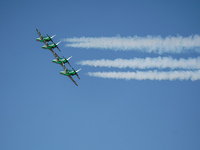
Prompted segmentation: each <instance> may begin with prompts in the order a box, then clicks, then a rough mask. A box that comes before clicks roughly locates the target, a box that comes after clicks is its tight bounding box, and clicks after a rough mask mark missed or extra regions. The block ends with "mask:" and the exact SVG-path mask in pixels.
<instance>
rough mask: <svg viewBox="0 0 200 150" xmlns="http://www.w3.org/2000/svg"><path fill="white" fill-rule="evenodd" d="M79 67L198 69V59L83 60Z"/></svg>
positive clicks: (199, 58)
mask: <svg viewBox="0 0 200 150" xmlns="http://www.w3.org/2000/svg"><path fill="white" fill-rule="evenodd" d="M77 64H79V65H87V66H94V67H109V68H111V67H116V68H121V69H122V68H132V69H135V68H139V69H148V68H159V69H163V68H171V69H176V68H177V69H200V57H197V58H188V59H184V58H181V59H179V60H177V59H173V58H171V57H157V58H149V57H147V58H145V59H141V58H134V59H120V58H118V59H115V60H108V59H101V60H83V61H80V62H78V63H77Z"/></svg>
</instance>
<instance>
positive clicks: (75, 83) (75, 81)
mask: <svg viewBox="0 0 200 150" xmlns="http://www.w3.org/2000/svg"><path fill="white" fill-rule="evenodd" d="M68 77H69V78H70V79H71V80H72V81H73V82H74V84H76V85H77V86H78V84H77V83H76V81H74V79H73V78H72V76H68Z"/></svg>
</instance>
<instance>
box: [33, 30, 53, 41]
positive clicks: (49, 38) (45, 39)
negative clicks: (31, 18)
mask: <svg viewBox="0 0 200 150" xmlns="http://www.w3.org/2000/svg"><path fill="white" fill-rule="evenodd" d="M36 30H37V32H38V34H39V36H40V37H39V38H36V41H39V42H44V41H46V42H49V41H52V38H53V37H54V36H56V35H53V36H51V37H49V36H48V35H47V36H42V35H41V33H40V32H39V30H38V29H36Z"/></svg>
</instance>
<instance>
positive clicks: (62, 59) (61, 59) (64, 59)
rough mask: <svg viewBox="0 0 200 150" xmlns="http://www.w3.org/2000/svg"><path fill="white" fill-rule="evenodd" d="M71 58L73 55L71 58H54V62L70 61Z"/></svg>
mask: <svg viewBox="0 0 200 150" xmlns="http://www.w3.org/2000/svg"><path fill="white" fill-rule="evenodd" d="M70 58H72V56H71V57H69V58H67V59H66V58H58V59H54V60H52V62H54V63H57V64H61V63H64V64H65V63H68V60H69V59H70Z"/></svg>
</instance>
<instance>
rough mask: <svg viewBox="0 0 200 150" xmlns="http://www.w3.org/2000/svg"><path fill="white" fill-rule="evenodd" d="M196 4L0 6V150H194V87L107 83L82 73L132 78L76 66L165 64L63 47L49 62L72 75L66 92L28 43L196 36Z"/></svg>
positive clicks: (63, 81)
mask: <svg viewBox="0 0 200 150" xmlns="http://www.w3.org/2000/svg"><path fill="white" fill-rule="evenodd" d="M199 4H200V2H199V1H197V0H182V1H181V0H173V1H163V0H160V1H158V0H152V1H147V0H142V1H141V0H140V1H139V0H138V1H135V0H115V1H114V0H101V1H100V0H95V1H94V0H93V1H92V0H85V1H80V0H67V1H62V0H58V1H52V0H48V1H47V0H46V1H38V0H35V1H23V0H21V1H12V0H11V1H1V2H0V6H1V9H0V12H1V13H0V16H1V24H0V27H1V28H0V30H1V37H0V40H1V51H0V52H1V59H0V62H1V63H0V68H1V74H0V81H1V82H0V83H1V84H0V89H1V92H0V149H3V150H13V149H15V150H27V149H29V150H36V149H37V150H44V149H48V150H55V149H57V150H66V149H68V150H122V149H123V150H132V149H136V150H147V149H154V150H188V149H190V150H199V149H200V143H199V141H200V129H199V126H200V119H199V118H200V109H199V107H200V92H199V88H200V81H199V80H196V81H191V80H183V81H180V80H174V81H169V80H164V81H157V80H141V81H140V80H134V79H133V80H123V79H121V80H116V79H103V78H97V77H90V76H88V75H87V73H88V72H97V71H134V70H132V69H130V68H126V69H119V68H106V67H105V68H104V67H103V68H99V67H91V66H81V65H78V64H77V62H79V61H81V60H94V59H96V60H98V59H110V60H113V59H116V58H121V59H132V58H146V57H150V58H156V57H159V56H161V57H173V58H175V59H179V58H186V59H187V58H189V57H192V58H196V57H199V53H196V52H191V53H181V54H171V53H164V54H162V55H160V54H156V53H143V52H135V51H134V52H133V51H129V52H127V51H126V52H124V51H117V52H116V51H112V50H102V49H94V48H90V49H85V48H73V47H66V46H65V45H66V42H61V43H60V45H59V47H60V49H61V51H62V52H59V51H57V50H56V52H57V54H58V55H59V56H63V55H64V56H65V57H69V56H73V57H72V59H71V60H70V63H71V64H72V66H73V67H74V68H75V69H79V68H82V70H81V71H80V73H79V75H80V78H81V79H80V80H78V79H77V78H76V77H74V79H75V80H76V81H77V83H78V84H79V86H78V87H76V86H75V85H74V84H73V82H71V81H70V80H69V79H68V78H67V77H65V76H62V75H60V74H59V72H60V71H62V70H63V69H62V68H61V66H59V65H56V64H54V63H52V62H51V61H52V59H54V56H53V55H52V53H51V52H50V51H48V50H44V49H42V48H41V46H42V45H43V44H42V43H39V42H36V41H35V38H37V37H38V35H37V32H36V30H35V29H36V28H38V29H39V30H40V32H41V33H42V34H44V35H45V34H49V35H53V34H56V37H54V41H55V42H58V41H59V40H62V39H65V38H73V37H115V36H117V35H120V36H122V37H128V36H135V35H136V36H140V37H145V36H147V35H151V36H161V37H168V36H175V37H176V36H177V35H181V36H183V37H188V36H190V35H195V34H197V35H199V34H200V21H199V14H200V9H199Z"/></svg>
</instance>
